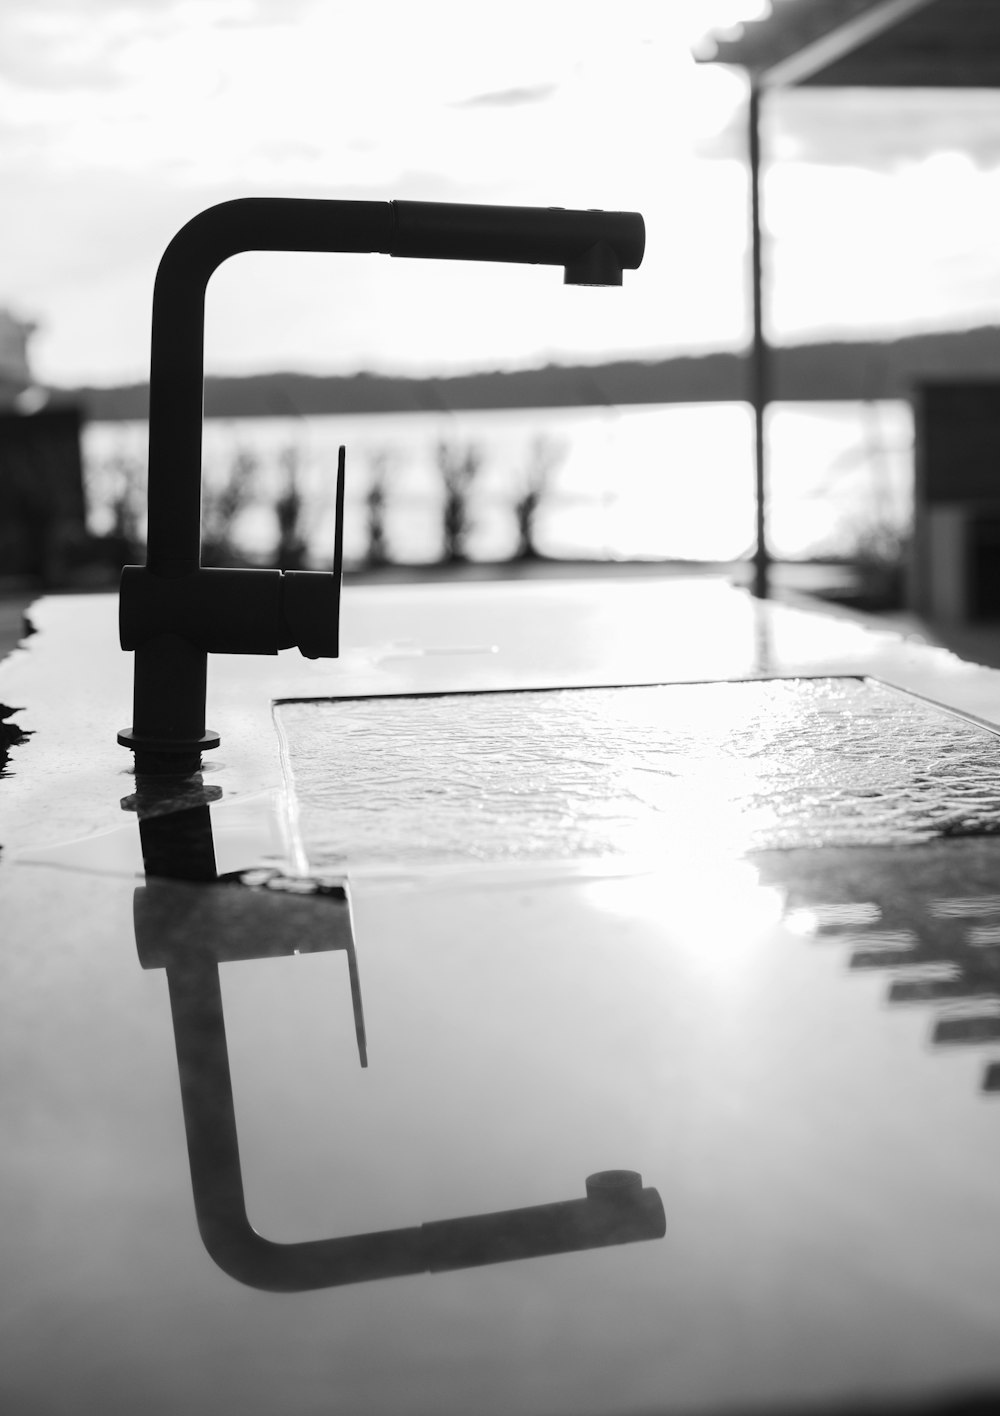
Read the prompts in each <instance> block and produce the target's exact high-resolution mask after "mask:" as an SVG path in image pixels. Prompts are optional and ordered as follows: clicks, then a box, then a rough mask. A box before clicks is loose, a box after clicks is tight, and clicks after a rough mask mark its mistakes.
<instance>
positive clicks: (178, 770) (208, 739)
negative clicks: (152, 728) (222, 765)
mask: <svg viewBox="0 0 1000 1416" xmlns="http://www.w3.org/2000/svg"><path fill="white" fill-rule="evenodd" d="M118 741H119V742H120V743H121V745H122V747H128V748H131V750H132V751H133V752H134V753H135V770H136V771H137V772H138V773H140V775H144V776H145V775H154V776H158V777H163V776H187V775H189V774H190V773H191V772H197V770H198V768H199V767H200V766H201V754H202V753H203V752H208V751H210V750H211V749H212V748H213V747H218V746H219V742H220V741H221V739H220V738H219V734H218V733H216V732H213V731H212V730H211V728H207V729H206V730H205V732H203V733H202V734H201V736H200V737H189V738H153V737H145V736H142V735H140V734H139V733H135V732H133V731H132V729H131V728H122V729H121V731H120V732H119V733H118Z"/></svg>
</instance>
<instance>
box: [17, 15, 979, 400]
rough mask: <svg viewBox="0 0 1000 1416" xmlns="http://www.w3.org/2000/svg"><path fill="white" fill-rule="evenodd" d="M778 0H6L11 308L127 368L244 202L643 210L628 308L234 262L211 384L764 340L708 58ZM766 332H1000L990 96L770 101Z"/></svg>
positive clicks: (212, 295)
mask: <svg viewBox="0 0 1000 1416" xmlns="http://www.w3.org/2000/svg"><path fill="white" fill-rule="evenodd" d="M762 2H763V0H617V2H616V3H615V4H614V5H608V4H604V5H598V4H596V3H594V0H534V3H523V0H507V2H506V3H505V4H504V5H503V6H493V7H487V6H485V5H482V4H477V3H470V0H461V3H452V0H421V2H420V3H415V0H364V2H363V3H341V0H9V3H8V4H6V5H5V6H3V7H0V137H2V141H0V172H2V186H3V191H4V208H5V220H4V221H3V223H0V304H6V305H8V306H10V307H11V308H13V309H14V310H15V311H16V312H17V313H19V314H20V315H22V316H25V317H28V318H32V319H35V320H37V321H38V324H39V331H38V333H37V335H36V336H35V340H34V344H33V350H32V352H33V360H34V365H35V370H36V373H37V375H38V377H39V378H40V379H41V380H43V381H45V382H51V383H56V384H69V383H76V382H94V383H108V382H114V381H117V380H124V379H141V378H144V377H145V376H146V373H147V371H148V344H149V314H150V297H151V291H152V283H153V276H154V273H155V270H156V265H157V262H158V260H159V257H160V254H161V253H162V250H163V248H164V246H165V245H166V244H167V242H168V241H169V239H170V237H171V236H172V235H173V233H174V232H175V231H176V230H177V228H178V227H179V226H181V225H182V224H183V223H184V222H185V221H186V220H187V219H188V218H189V217H191V216H193V215H194V214H195V213H196V212H197V211H199V210H201V209H202V208H203V207H206V206H209V205H211V204H212V203H214V202H218V201H223V200H226V199H228V198H231V197H236V196H252V195H274V196H281V195H284V196H300V197H308V196H327V197H339V198H362V199H367V200H388V199H391V198H394V197H396V198H400V197H401V198H417V199H426V200H439V201H469V202H511V203H516V204H526V205H540V206H566V207H574V206H581V207H595V206H600V207H608V208H616V207H617V208H625V209H635V210H639V211H642V212H643V214H644V215H645V217H646V222H647V230H648V244H647V254H646V259H645V262H644V264H643V267H642V268H641V270H640V271H638V272H635V273H628V272H627V273H626V276H625V285H624V287H623V288H622V289H621V290H588V289H573V288H570V289H566V288H564V287H563V285H562V283H561V273H560V272H559V271H558V270H554V269H549V268H535V267H527V268H525V267H515V266H488V265H479V264H476V265H472V264H446V263H438V262H425V261H413V262H408V261H402V260H395V261H394V260H389V259H387V258H385V257H379V256H358V257H352V256H302V255H281V254H273V253H268V254H264V253H259V254H248V255H244V256H240V257H237V258H236V259H235V260H233V261H230V262H228V263H227V264H226V265H225V266H224V267H223V268H222V270H220V271H219V273H218V274H217V275H216V276H215V277H214V278H213V280H212V283H211V286H210V291H209V305H208V330H207V362H208V366H209V368H210V369H212V370H214V371H226V372H251V371H261V370H267V369H277V368H296V369H304V370H308V371H314V372H324V371H331V372H345V371H353V370H355V369H358V368H367V369H372V370H385V371H391V370H406V371H413V372H429V371H445V370H457V369H463V368H489V367H502V366H506V367H511V366H524V365H530V364H536V363H539V362H543V361H545V360H547V359H560V360H600V359H603V358H607V357H616V356H619V355H639V356H644V357H655V356H656V355H659V354H663V353H668V352H676V351H700V350H707V349H712V348H724V347H730V348H731V347H735V346H738V345H740V344H741V343H743V342H744V341H745V339H746V337H747V329H748V313H747V297H746V238H747V232H746V205H747V184H746V170H745V162H744V160H743V152H742V148H743V123H744V117H743V115H744V108H745V82H744V79H743V77H742V75H740V74H739V73H738V72H736V71H731V70H724V69H720V68H717V67H715V66H696V65H695V64H694V63H693V61H692V60H691V57H690V45H691V44H692V42H693V41H694V40H695V39H696V38H697V36H698V35H699V34H700V33H701V32H703V31H704V30H705V29H707V28H709V27H712V26H718V25H721V24H725V23H729V22H731V21H732V20H734V19H736V18H738V17H739V16H740V15H752V14H753V13H755V12H759V10H760V9H761V4H762ZM765 139H766V142H767V147H768V151H769V152H770V153H771V154H772V155H773V156H774V157H776V158H778V159H780V160H779V161H777V162H776V163H775V165H774V167H773V169H772V171H771V172H770V173H769V176H768V179H767V184H766V189H765V196H766V213H767V217H768V223H769V225H770V227H771V228H772V231H773V246H772V251H771V264H772V269H773V271H774V281H773V298H772V303H771V328H772V332H773V333H774V334H775V336H776V337H779V338H785V339H789V338H791V339H802V338H808V337H815V336H821V335H829V334H834V335H836V334H843V335H854V334H876V335H877V334H883V335H891V334H895V333H899V332H901V331H903V330H911V329H921V328H928V327H955V326H961V325H964V324H978V323H988V322H992V321H996V320H1000V239H998V236H1000V95H997V94H992V93H990V94H979V93H965V94H961V93H959V94H952V95H935V96H933V98H929V97H928V96H927V95H922V94H913V93H896V94H893V93H891V92H890V93H878V94H872V93H864V92H860V93H856V94H844V93H841V94H833V95H825V94H822V93H816V92H810V93H805V92H804V93H791V94H782V95H778V96H777V97H776V98H775V99H773V100H772V101H771V108H770V112H769V115H768V117H767V122H766V128H765Z"/></svg>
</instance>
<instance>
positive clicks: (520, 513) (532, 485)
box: [514, 433, 566, 560]
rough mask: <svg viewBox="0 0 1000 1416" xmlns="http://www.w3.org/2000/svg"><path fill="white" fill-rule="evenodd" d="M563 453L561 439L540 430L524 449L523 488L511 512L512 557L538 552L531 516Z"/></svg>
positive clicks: (528, 557)
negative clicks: (514, 530) (514, 523)
mask: <svg viewBox="0 0 1000 1416" xmlns="http://www.w3.org/2000/svg"><path fill="white" fill-rule="evenodd" d="M565 456H566V444H565V442H559V441H557V440H556V439H554V438H549V437H546V436H545V434H544V433H540V434H539V435H538V436H537V437H536V438H534V439H533V441H532V443H531V445H530V447H529V449H528V461H527V465H526V467H525V470H524V490H523V491H522V493H521V495H520V496H519V497H518V499H517V500H516V501H515V503H514V516H515V518H516V520H517V549H516V551H515V552H514V559H515V560H537V558H538V556H539V550H538V544H537V541H536V539H535V519H536V517H537V515H538V508H539V506H540V505H541V503H542V500H543V499H544V497H545V494H546V492H547V491H548V489H549V486H550V485H551V480H552V474H553V472H555V470H556V468H557V467H558V466H559V464H560V463H561V462H562V461H563V459H564V457H565Z"/></svg>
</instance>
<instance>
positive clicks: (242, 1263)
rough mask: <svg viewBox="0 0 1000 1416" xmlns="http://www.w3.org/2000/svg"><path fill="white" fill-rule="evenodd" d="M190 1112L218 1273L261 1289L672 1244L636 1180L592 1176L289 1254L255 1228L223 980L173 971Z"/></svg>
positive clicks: (198, 1191) (208, 970) (196, 1172)
mask: <svg viewBox="0 0 1000 1416" xmlns="http://www.w3.org/2000/svg"><path fill="white" fill-rule="evenodd" d="M167 980H168V983H169V987H170V1006H171V1011H172V1013H173V1023H174V1037H175V1039H176V1043H177V1064H178V1070H179V1072H180V1083H181V1103H182V1106H183V1110H184V1127H185V1131H186V1133H187V1144H188V1157H189V1161H190V1165H191V1186H192V1191H193V1194H194V1205H195V1212H196V1215H197V1220H198V1228H199V1231H200V1233H201V1237H202V1240H203V1241H204V1244H205V1247H206V1249H207V1250H208V1252H209V1253H210V1254H211V1256H212V1258H213V1259H214V1260H215V1262H216V1263H217V1264H218V1265H219V1267H220V1268H222V1269H223V1270H224V1271H225V1272H226V1273H228V1274H229V1275H230V1276H231V1277H232V1278H235V1279H238V1280H239V1281H240V1282H241V1283H246V1284H249V1285H250V1286H251V1287H253V1288H263V1289H268V1290H270V1291H272V1292H279V1293H290V1292H300V1291H303V1290H305V1289H314V1288H333V1287H338V1286H341V1285H344V1284H348V1283H363V1282H366V1281H368V1280H371V1279H376V1278H399V1277H403V1276H404V1275H406V1274H416V1273H428V1272H431V1273H434V1272H443V1271H444V1270H447V1269H459V1268H472V1267H478V1266H480V1265H483V1264H495V1263H505V1262H508V1261H510V1260H513V1259H527V1258H535V1257H540V1256H542V1255H547V1254H561V1253H569V1252H572V1251H575V1250H582V1249H595V1248H600V1247H604V1246H607V1245H613V1244H628V1243H633V1242H636V1241H638V1240H642V1239H659V1238H662V1236H663V1235H664V1233H665V1232H666V1218H665V1216H664V1213H663V1204H662V1202H661V1200H660V1196H659V1194H658V1193H657V1191H656V1190H654V1189H650V1188H644V1187H643V1184H642V1179H641V1177H640V1176H638V1175H637V1174H635V1172H634V1171H608V1172H604V1173H602V1174H599V1175H595V1176H591V1177H590V1179H589V1180H588V1181H587V1196H586V1198H585V1199H579V1200H563V1201H559V1202H556V1203H554V1204H543V1205H532V1206H530V1207H527V1208H524V1209H513V1210H506V1211H501V1212H498V1213H496V1214H483V1215H471V1216H469V1217H467V1218H462V1219H450V1220H442V1221H438V1222H435V1223H430V1224H421V1225H416V1226H413V1227H411V1228H408V1229H386V1230H382V1231H380V1232H377V1233H372V1234H356V1235H349V1236H345V1237H343V1238H337V1239H315V1240H309V1241H306V1242H302V1243H297V1244H279V1243H275V1242H274V1241H273V1240H270V1239H265V1238H264V1237H263V1236H262V1235H260V1234H258V1233H257V1232H256V1230H255V1229H254V1228H253V1227H252V1225H251V1224H250V1221H249V1219H248V1218H247V1212H246V1201H245V1198H244V1192H243V1176H242V1172H241V1167H240V1153H239V1142H238V1139H237V1134H236V1117H235V1109H234V1104H233V1085H232V1077H231V1074H230V1069H229V1054H228V1049H227V1046H226V1031H225V1019H224V1016H223V1011H222V991H221V988H220V983H219V971H218V968H217V966H216V965H215V962H214V961H213V960H209V959H205V958H204V957H203V956H202V957H200V958H196V957H195V956H193V955H192V957H191V959H190V960H189V961H188V963H187V964H186V965H185V967H184V968H183V969H173V968H171V967H169V966H168V968H167Z"/></svg>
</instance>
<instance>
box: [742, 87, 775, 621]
mask: <svg viewBox="0 0 1000 1416" xmlns="http://www.w3.org/2000/svg"><path fill="white" fill-rule="evenodd" d="M760 97H761V95H760V90H759V89H758V88H757V86H756V84H754V85H752V86H751V88H750V111H749V132H748V139H749V150H750V277H751V278H750V284H751V290H752V296H753V347H752V349H751V353H750V369H749V374H750V403H751V405H752V407H753V419H754V490H755V505H756V517H757V538H756V543H755V546H754V553H753V593H754V595H755V596H756V597H757V599H759V600H766V599H767V597H768V594H769V593H770V588H771V587H770V577H769V570H770V553H769V551H768V546H767V456H766V454H767V450H766V445H765V441H764V416H765V412H766V409H767V404H768V400H769V387H768V385H769V374H770V368H769V363H768V348H767V341H766V339H765V338H764V277H763V255H762V235H761V211H760Z"/></svg>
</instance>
